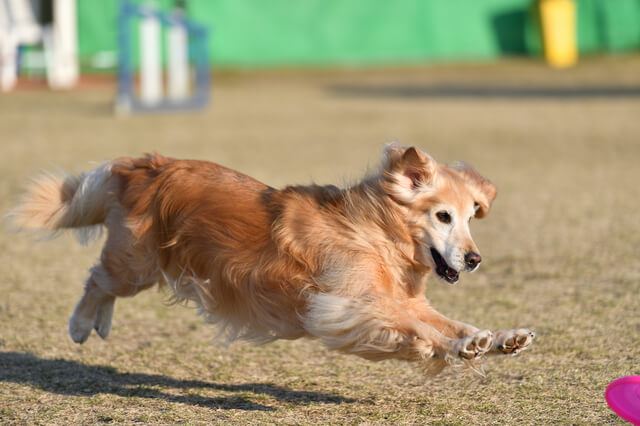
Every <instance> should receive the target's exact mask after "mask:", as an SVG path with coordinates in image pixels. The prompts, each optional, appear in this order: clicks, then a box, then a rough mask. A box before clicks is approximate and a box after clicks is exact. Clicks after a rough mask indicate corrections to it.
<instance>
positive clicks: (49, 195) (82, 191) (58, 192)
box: [8, 163, 111, 244]
mask: <svg viewBox="0 0 640 426" xmlns="http://www.w3.org/2000/svg"><path fill="white" fill-rule="evenodd" d="M110 178H111V163H107V164H104V165H102V166H100V167H98V168H96V169H94V170H91V171H90V172H88V173H82V174H80V175H77V176H73V175H67V176H56V175H53V174H44V175H42V176H40V177H38V178H36V179H34V180H33V182H32V183H31V184H30V185H29V187H28V188H27V192H26V194H25V195H24V196H23V198H22V199H21V201H20V203H19V204H18V206H17V207H16V208H15V209H14V210H13V211H12V212H10V213H9V215H8V219H9V221H10V223H11V224H12V225H13V226H14V227H16V228H17V229H19V230H23V229H26V230H43V231H48V232H51V233H55V232H57V231H60V230H63V229H67V228H75V229H74V234H75V236H76V238H77V239H78V241H80V242H81V243H83V244H86V243H88V242H89V241H90V240H91V239H92V238H94V237H97V236H99V234H100V232H101V230H102V228H101V226H100V225H101V224H103V223H104V221H105V218H106V213H107V202H108V199H109V196H110V193H111V191H110V190H109V187H110V185H109V179H110Z"/></svg>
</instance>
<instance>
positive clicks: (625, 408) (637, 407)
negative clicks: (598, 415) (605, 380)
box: [605, 376, 640, 425]
mask: <svg viewBox="0 0 640 426" xmlns="http://www.w3.org/2000/svg"><path fill="white" fill-rule="evenodd" d="M605 398H606V399H607V404H609V407H611V409H612V410H613V411H615V413H616V414H617V415H619V416H620V417H622V418H623V419H625V420H626V421H628V422H631V423H633V424H634V425H640V376H628V377H621V378H619V379H617V380H614V381H613V382H611V383H610V384H609V386H607V390H606V392H605Z"/></svg>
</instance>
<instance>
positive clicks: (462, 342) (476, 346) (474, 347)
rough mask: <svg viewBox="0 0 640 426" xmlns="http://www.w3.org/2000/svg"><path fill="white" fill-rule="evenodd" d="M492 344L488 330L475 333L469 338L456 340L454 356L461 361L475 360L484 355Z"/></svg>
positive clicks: (491, 337) (491, 334) (491, 335)
mask: <svg viewBox="0 0 640 426" xmlns="http://www.w3.org/2000/svg"><path fill="white" fill-rule="evenodd" d="M492 342H493V333H491V331H489V330H481V331H477V332H476V333H474V334H471V335H470V336H467V337H463V338H462V339H459V340H458V343H457V344H456V346H455V352H456V354H457V355H458V356H459V357H460V358H463V359H475V358H478V357H480V356H482V355H483V354H485V353H486V352H487V351H488V350H489V349H491V345H492Z"/></svg>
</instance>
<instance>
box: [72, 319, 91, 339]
mask: <svg viewBox="0 0 640 426" xmlns="http://www.w3.org/2000/svg"><path fill="white" fill-rule="evenodd" d="M92 328H93V321H92V320H90V319H88V318H83V317H81V316H80V315H76V314H74V315H73V316H72V317H71V318H70V319H69V335H70V336H71V340H73V341H74V342H76V343H84V342H86V341H87V339H88V338H89V335H90V334H91V329H92Z"/></svg>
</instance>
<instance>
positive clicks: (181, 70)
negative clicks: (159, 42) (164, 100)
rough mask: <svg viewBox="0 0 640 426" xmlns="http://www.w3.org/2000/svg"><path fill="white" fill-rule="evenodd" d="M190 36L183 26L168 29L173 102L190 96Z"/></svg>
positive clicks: (169, 88)
mask: <svg viewBox="0 0 640 426" xmlns="http://www.w3.org/2000/svg"><path fill="white" fill-rule="evenodd" d="M188 37H189V36H188V34H187V29H186V28H185V27H184V26H183V25H171V26H170V27H169V28H168V29H167V49H168V58H167V59H168V63H167V65H168V73H169V75H168V78H169V81H168V95H169V99H171V100H173V101H182V100H185V99H186V98H187V97H188V96H189V56H188V50H187V49H188V47H187V46H188V42H189V40H188Z"/></svg>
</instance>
